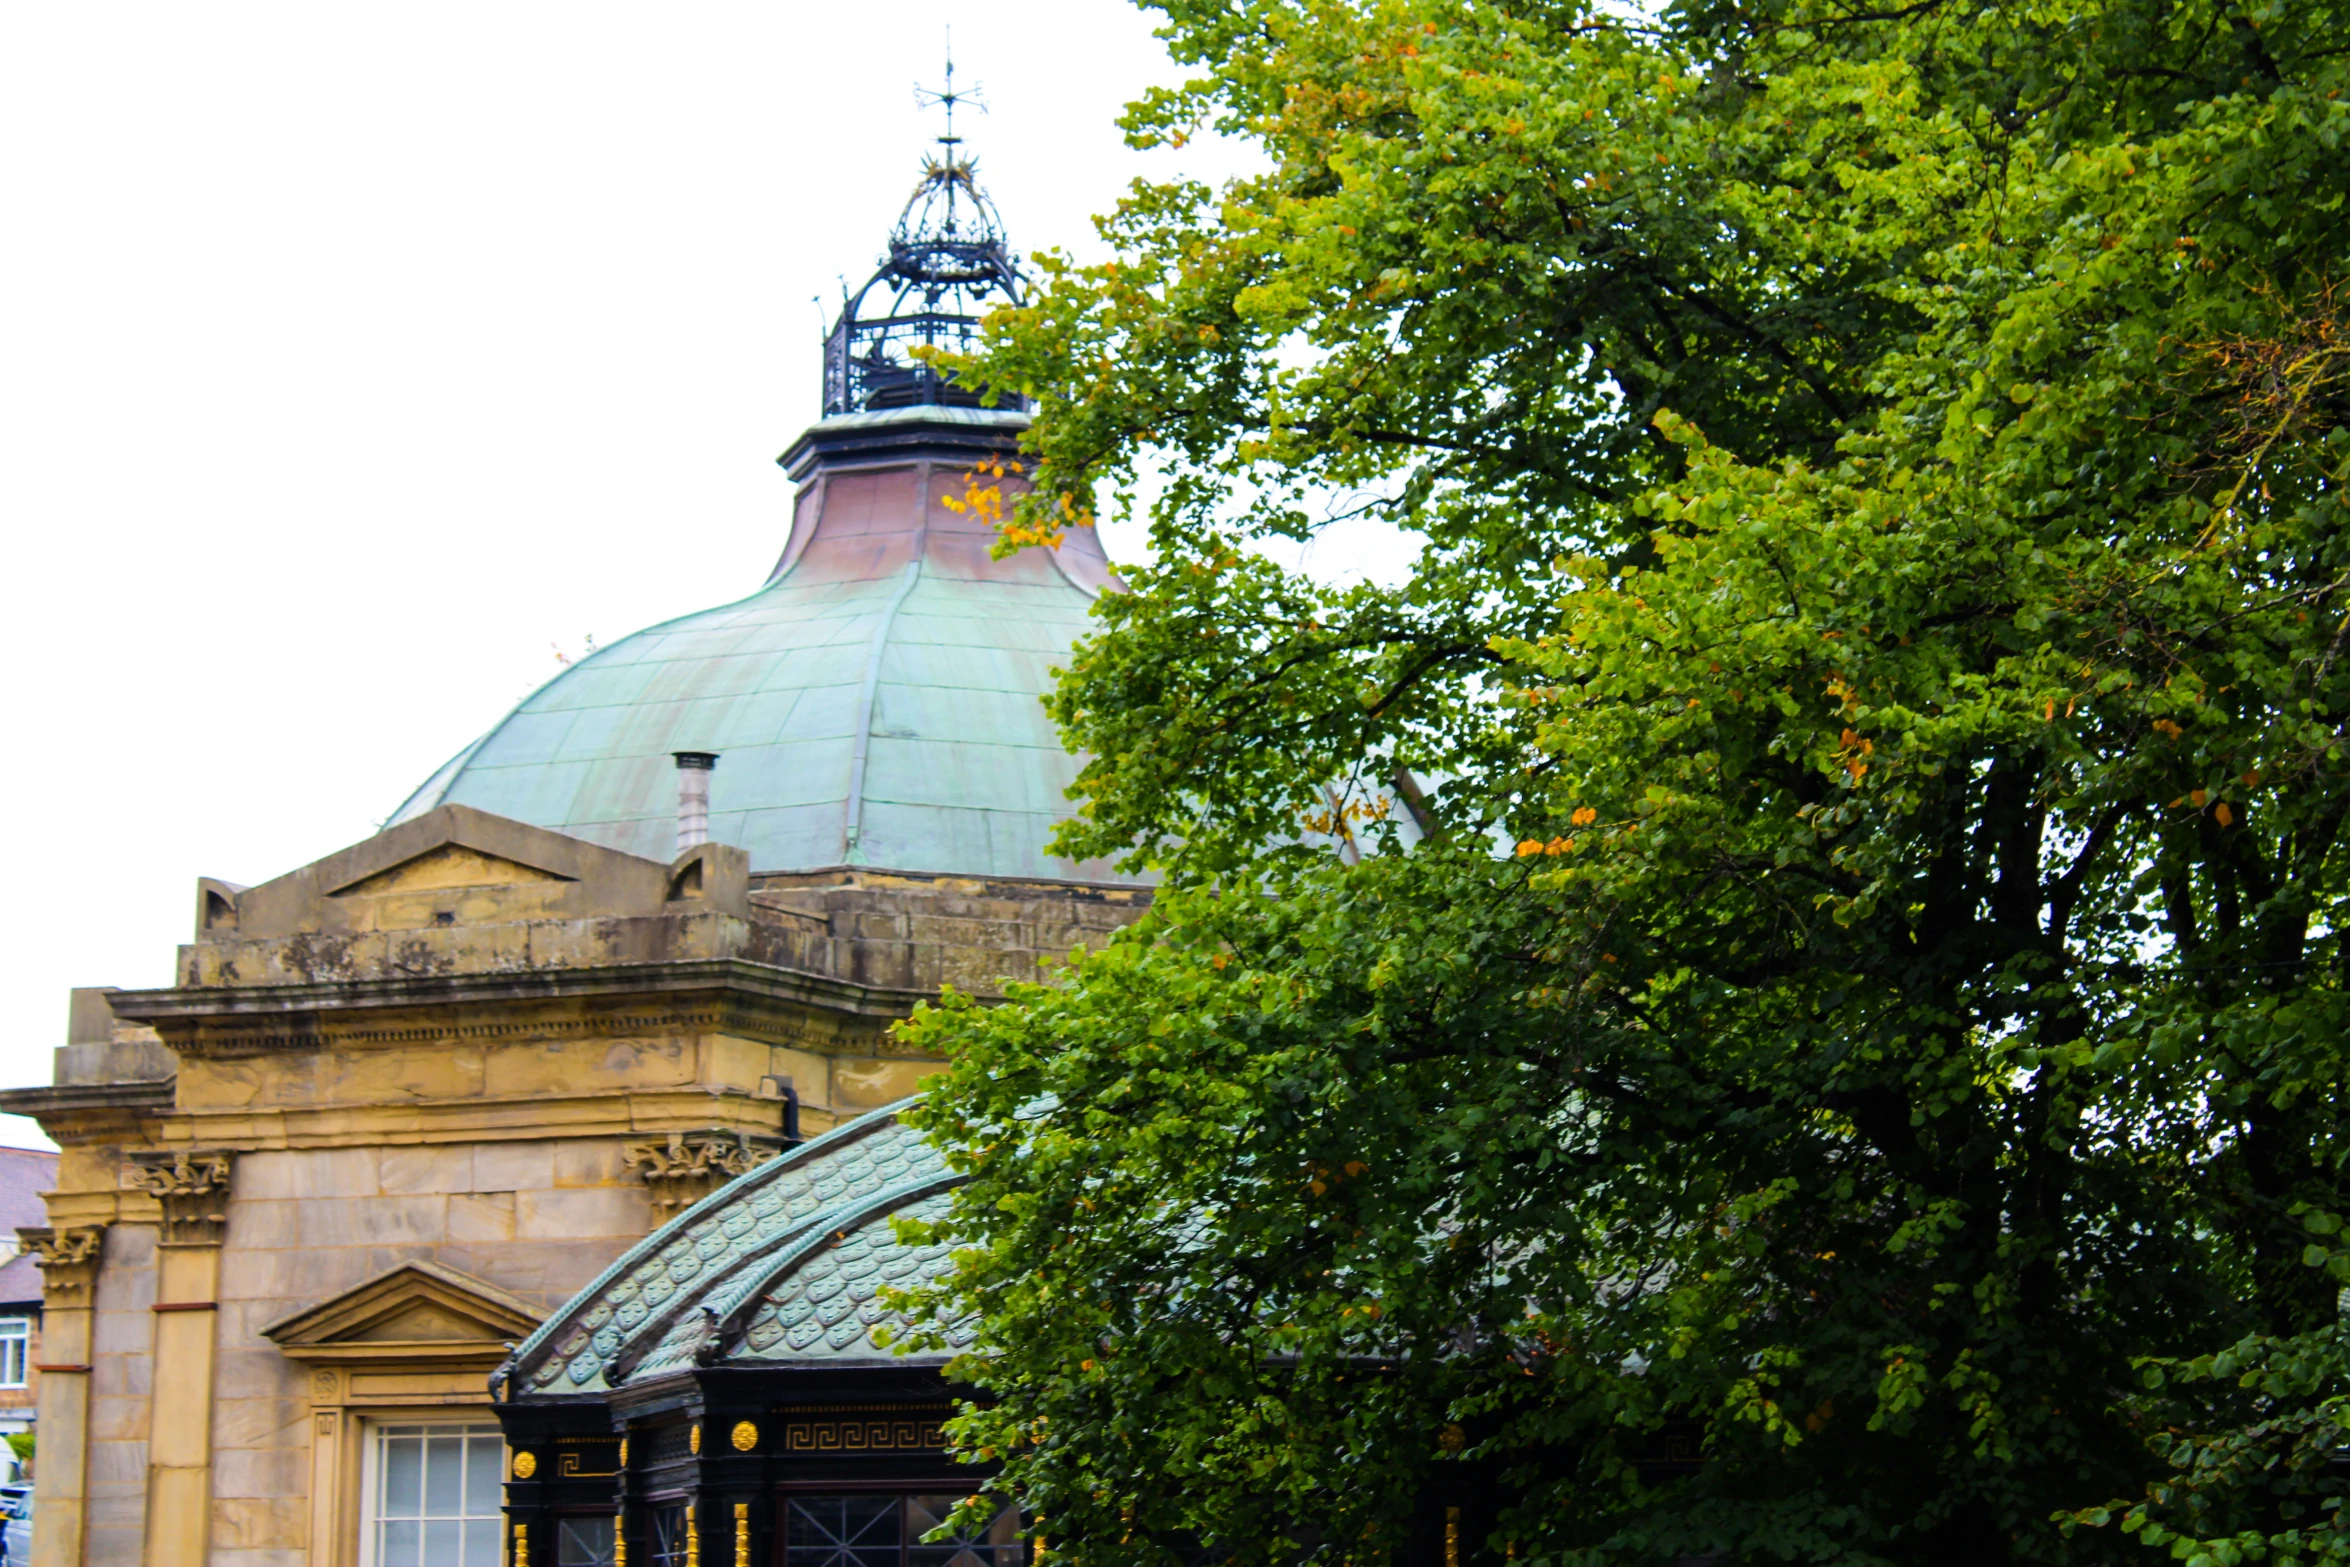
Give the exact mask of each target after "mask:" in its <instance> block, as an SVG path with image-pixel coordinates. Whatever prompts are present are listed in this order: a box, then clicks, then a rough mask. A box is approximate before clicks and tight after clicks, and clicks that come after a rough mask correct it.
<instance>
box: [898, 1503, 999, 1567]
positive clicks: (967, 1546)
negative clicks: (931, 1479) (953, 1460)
mask: <svg viewBox="0 0 2350 1567" xmlns="http://www.w3.org/2000/svg"><path fill="white" fill-rule="evenodd" d="M961 1501H962V1498H961V1497H959V1496H909V1497H907V1498H906V1536H907V1539H906V1563H907V1567H1018V1564H1019V1562H1020V1560H1021V1551H1022V1542H1021V1539H1020V1514H1019V1510H1018V1509H1016V1508H1011V1507H1004V1508H999V1509H998V1510H997V1511H996V1514H995V1516H994V1517H993V1518H992V1519H991V1520H989V1521H988V1522H987V1523H985V1524H982V1525H981V1526H980V1527H979V1528H978V1530H976V1531H975V1532H971V1533H965V1532H962V1531H960V1530H958V1531H956V1532H955V1533H954V1534H953V1535H951V1536H949V1537H948V1538H946V1539H944V1540H940V1541H937V1542H936V1543H933V1544H927V1545H926V1544H923V1543H922V1537H923V1536H924V1535H925V1534H928V1533H929V1532H930V1531H931V1530H933V1529H935V1528H938V1527H939V1526H940V1525H942V1524H944V1523H945V1522H946V1521H947V1519H948V1518H949V1517H950V1516H952V1515H953V1513H954V1510H955V1507H956V1505H957V1504H958V1503H959V1502H961Z"/></svg>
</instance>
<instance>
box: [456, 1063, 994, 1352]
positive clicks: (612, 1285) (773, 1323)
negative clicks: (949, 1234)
mask: <svg viewBox="0 0 2350 1567" xmlns="http://www.w3.org/2000/svg"><path fill="white" fill-rule="evenodd" d="M906 1103H911V1101H905V1102H902V1103H900V1104H896V1105H891V1106H889V1107H887V1108H885V1109H881V1110H876V1111H873V1112H872V1113H871V1114H868V1115H865V1116H862V1117H860V1118H858V1119H857V1120H854V1121H851V1122H849V1123H848V1124H847V1125H845V1126H842V1127H840V1128H838V1129H836V1130H834V1131H832V1132H830V1133H827V1134H826V1135H825V1136H823V1137H820V1138H818V1139H816V1140H815V1141H814V1142H810V1143H803V1144H801V1145H800V1146H799V1147H797V1148H794V1149H792V1150H790V1151H789V1152H787V1153H785V1154H784V1155H783V1156H782V1157H780V1158H778V1159H774V1160H771V1161H770V1162H768V1163H766V1164H763V1165H760V1166H759V1167H757V1168H756V1169H754V1170H752V1171H750V1172H749V1173H748V1174H746V1175H742V1176H738V1177H737V1178H736V1179H734V1180H733V1181H731V1182H729V1183H728V1184H727V1185H725V1186H723V1187H721V1188H719V1189H718V1190H717V1191H715V1192H713V1193H711V1194H710V1195H709V1196H708V1197H705V1198H703V1199H702V1200H701V1201H700V1202H698V1203H696V1204H695V1205H694V1206H693V1207H691V1208H688V1209H687V1210H686V1211H685V1212H683V1213H681V1214H679V1215H678V1216H677V1217H676V1218H674V1219H672V1220H670V1221H669V1222H668V1223H667V1224H665V1225H663V1226H662V1227H661V1228H660V1229H658V1230H656V1231H654V1232H653V1234H652V1235H651V1236H649V1237H648V1238H646V1239H645V1240H643V1241H640V1242H639V1243H638V1244H637V1245H635V1246H634V1247H632V1248H630V1250H629V1251H628V1252H627V1253H626V1254H625V1255H624V1256H622V1257H621V1258H620V1260H619V1261H618V1262H615V1263H614V1264H613V1265H612V1266H611V1267H609V1268H607V1269H606V1270H605V1271H604V1273H603V1275H602V1276H601V1277H599V1278H598V1279H597V1280H596V1281H595V1282H594V1283H592V1284H590V1285H589V1286H588V1287H587V1288H586V1289H584V1290H582V1291H580V1292H579V1294H577V1295H576V1296H574V1297H572V1299H571V1300H570V1301H569V1302H568V1303H566V1304H565V1305H564V1307H563V1308H562V1309H561V1310H560V1311H558V1312H556V1313H555V1315H554V1316H552V1317H550V1318H548V1319H547V1321H546V1322H545V1323H544V1324H543V1325H541V1326H540V1328H539V1329H538V1331H537V1332H535V1333H533V1334H532V1335H531V1336H530V1337H529V1338H528V1339H526V1340H524V1341H523V1343H522V1345H521V1346H520V1347H519V1348H518V1349H516V1350H515V1352H514V1355H513V1358H512V1359H510V1360H509V1361H508V1362H507V1364H506V1366H505V1368H504V1369H503V1370H502V1371H501V1373H500V1375H501V1378H502V1379H503V1380H504V1381H505V1382H506V1384H507V1386H508V1387H509V1388H510V1389H511V1395H510V1396H512V1397H516V1398H555V1399H561V1398H579V1397H598V1396H601V1395H602V1394H605V1393H607V1392H610V1391H612V1390H613V1389H615V1388H620V1387H625V1386H628V1385H629V1384H631V1383H642V1382H651V1381H656V1380H658V1379H660V1378H662V1377H664V1376H668V1375H671V1374H674V1373H678V1372H683V1371H687V1370H691V1369H692V1368H694V1367H695V1366H699V1365H710V1364H716V1363H725V1364H734V1365H742V1364H751V1363H767V1364H776V1363H783V1364H794V1363H797V1364H805V1363H810V1362H814V1361H823V1362H825V1363H827V1364H834V1365H838V1364H844V1363H848V1362H852V1361H857V1360H867V1361H879V1360H888V1361H892V1362H896V1361H899V1360H900V1358H901V1357H899V1356H898V1355H896V1354H895V1353H893V1352H892V1351H890V1350H888V1349H885V1348H884V1347H883V1346H882V1345H881V1344H880V1343H879V1342H877V1339H876V1330H877V1329H880V1328H883V1327H888V1328H891V1329H897V1328H902V1327H903V1326H905V1324H904V1322H903V1321H902V1319H901V1318H900V1317H899V1316H898V1314H897V1313H895V1312H893V1311H892V1310H891V1309H890V1308H889V1307H887V1306H885V1305H884V1304H883V1303H882V1301H881V1298H880V1297H881V1291H882V1289H883V1287H884V1286H887V1285H899V1286H908V1285H913V1284H916V1283H919V1282H921V1281H922V1280H924V1279H930V1278H936V1277H938V1276H939V1275H941V1274H943V1273H944V1272H946V1271H947V1269H948V1268H950V1267H951V1266H952V1265H953V1263H952V1258H951V1256H950V1255H949V1248H947V1247H945V1246H907V1245H904V1244H901V1243H900V1242H899V1240H898V1238H897V1234H896V1232H895V1230H894V1229H893V1228H892V1227H891V1225H890V1222H889V1221H890V1218H891V1217H892V1216H893V1215H897V1214H905V1215H909V1216H916V1217H922V1218H936V1217H939V1216H941V1215H943V1214H944V1212H945V1210H946V1204H947V1201H948V1195H947V1194H948V1193H949V1191H950V1190H951V1189H952V1188H953V1187H954V1186H956V1185H958V1184H960V1183H961V1181H962V1179H963V1178H962V1177H961V1176H958V1175H954V1174H952V1173H950V1172H949V1171H948V1170H947V1169H946V1166H945V1162H944V1161H943V1160H942V1159H941V1158H940V1157H939V1155H938V1153H937V1151H936V1150H935V1149H934V1148H932V1147H931V1146H930V1144H929V1143H928V1142H926V1141H925V1140H924V1139H923V1138H922V1137H921V1135H920V1134H919V1133H917V1132H915V1131H914V1130H913V1129H912V1128H911V1127H908V1126H906V1125H905V1124H904V1123H902V1122H900V1121H899V1120H898V1112H899V1111H900V1110H901V1109H903V1108H904V1107H905V1104H906ZM949 1336H950V1337H951V1338H953V1339H954V1340H955V1342H956V1343H957V1344H958V1345H960V1344H962V1343H966V1342H968V1341H969V1339H970V1337H971V1332H970V1330H969V1328H968V1327H967V1326H964V1327H961V1328H960V1329H958V1330H956V1331H952V1332H950V1335H949ZM910 1358H911V1359H912V1360H913V1362H914V1363H923V1364H935V1363H937V1362H939V1361H943V1360H944V1359H945V1358H946V1357H945V1356H944V1355H943V1354H938V1353H935V1352H934V1353H931V1354H928V1355H917V1356H913V1357H910Z"/></svg>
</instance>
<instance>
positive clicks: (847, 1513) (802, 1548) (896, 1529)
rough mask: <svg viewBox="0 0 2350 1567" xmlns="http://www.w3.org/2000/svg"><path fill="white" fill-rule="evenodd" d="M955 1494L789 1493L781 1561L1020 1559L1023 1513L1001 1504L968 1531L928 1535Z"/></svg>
mask: <svg viewBox="0 0 2350 1567" xmlns="http://www.w3.org/2000/svg"><path fill="white" fill-rule="evenodd" d="M961 1500H962V1498H961V1497H960V1496H883V1495H876V1494H874V1493H872V1492H870V1491H867V1492H861V1493H851V1494H849V1495H844V1496H792V1497H787V1498H786V1499H785V1502H784V1548H785V1567H1021V1563H1022V1562H1023V1561H1025V1560H1026V1553H1025V1550H1024V1545H1023V1542H1022V1540H1021V1538H1020V1515H1019V1513H1018V1512H1017V1511H1016V1510H1014V1509H1012V1508H1008V1507H1007V1508H1005V1509H1004V1510H1003V1511H1002V1512H1000V1513H998V1514H997V1515H996V1516H995V1519H994V1520H993V1521H992V1522H990V1523H988V1524H986V1525H985V1526H983V1527H982V1528H980V1529H978V1530H976V1531H974V1532H972V1533H970V1534H958V1535H956V1536H954V1537H952V1538H951V1539H946V1540H941V1541H938V1542H936V1543H929V1542H926V1541H924V1540H923V1538H922V1537H923V1536H924V1535H926V1534H928V1533H929V1532H930V1531H931V1530H933V1529H935V1528H937V1527H938V1526H939V1525H941V1524H943V1523H945V1522H946V1520H947V1516H948V1515H949V1514H950V1513H952V1512H953V1511H954V1510H955V1504H956V1503H957V1502H959V1501H961Z"/></svg>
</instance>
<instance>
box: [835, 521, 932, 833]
mask: <svg viewBox="0 0 2350 1567" xmlns="http://www.w3.org/2000/svg"><path fill="white" fill-rule="evenodd" d="M927 488H928V486H927V485H925V490H926V491H927ZM921 579H922V556H921V553H920V552H919V551H917V552H916V554H915V556H914V558H913V559H912V560H910V561H908V562H906V574H905V577H904V578H903V580H901V581H900V582H899V583H898V591H897V592H896V594H894V595H893V596H892V597H891V599H890V601H889V606H888V607H887V608H886V609H884V610H883V611H882V612H881V621H880V623H879V624H878V625H876V626H875V627H874V628H873V642H872V645H871V646H870V647H869V648H868V649H867V650H866V653H865V681H864V686H863V689H862V692H861V693H860V695H859V697H858V700H857V732H856V737H855V739H854V740H853V741H852V742H851V748H850V751H849V797H848V802H847V804H846V805H845V806H844V807H843V808H842V811H841V844H840V852H841V863H842V864H844V865H853V864H856V863H857V859H858V843H857V840H858V836H859V835H860V834H861V833H862V832H863V830H864V826H865V762H866V758H867V757H868V756H869V755H870V754H871V752H872V749H873V707H874V704H875V702H876V701H877V700H878V699H879V697H880V695H881V656H882V654H883V653H884V652H885V651H887V649H888V647H889V633H890V628H891V627H892V626H894V625H896V624H897V618H898V609H899V607H900V606H902V605H903V604H904V603H905V602H906V598H907V595H909V594H911V593H912V592H913V591H914V584H915V583H917V582H919V581H920V580H921Z"/></svg>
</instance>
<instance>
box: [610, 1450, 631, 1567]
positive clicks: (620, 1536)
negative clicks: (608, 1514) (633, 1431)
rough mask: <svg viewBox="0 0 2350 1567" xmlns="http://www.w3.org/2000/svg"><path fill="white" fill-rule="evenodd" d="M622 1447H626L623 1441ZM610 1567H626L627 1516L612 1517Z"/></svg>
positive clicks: (618, 1514)
mask: <svg viewBox="0 0 2350 1567" xmlns="http://www.w3.org/2000/svg"><path fill="white" fill-rule="evenodd" d="M620 1445H621V1446H622V1447H624V1448H625V1447H627V1446H628V1443H627V1441H626V1440H625V1439H623V1440H622V1441H621V1444H620ZM612 1567H628V1514H626V1513H614V1514H613V1515H612Z"/></svg>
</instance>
